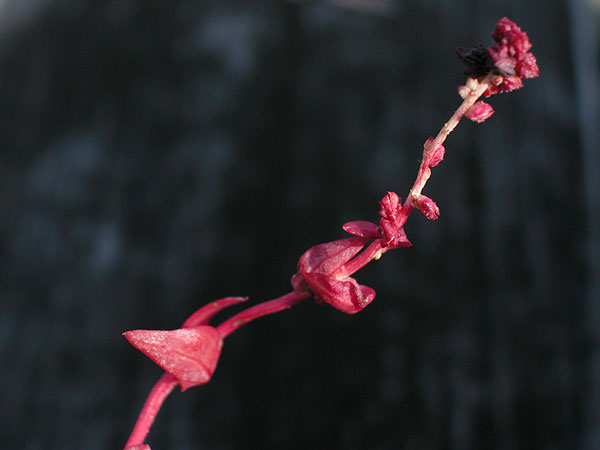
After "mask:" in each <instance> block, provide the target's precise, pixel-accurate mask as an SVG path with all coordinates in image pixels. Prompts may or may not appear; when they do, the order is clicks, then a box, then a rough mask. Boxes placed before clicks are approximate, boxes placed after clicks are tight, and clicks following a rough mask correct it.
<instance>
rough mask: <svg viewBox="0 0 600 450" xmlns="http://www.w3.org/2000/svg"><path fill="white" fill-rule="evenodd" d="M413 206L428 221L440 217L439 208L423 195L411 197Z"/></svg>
mask: <svg viewBox="0 0 600 450" xmlns="http://www.w3.org/2000/svg"><path fill="white" fill-rule="evenodd" d="M413 204H414V205H415V207H416V208H418V210H419V211H420V212H421V214H423V215H424V216H425V217H427V218H428V219H429V220H437V218H438V216H439V215H440V208H438V206H437V205H436V204H435V202H434V201H433V200H431V199H430V198H429V197H427V196H425V195H421V194H419V195H418V196H415V197H413Z"/></svg>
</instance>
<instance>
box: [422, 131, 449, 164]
mask: <svg viewBox="0 0 600 450" xmlns="http://www.w3.org/2000/svg"><path fill="white" fill-rule="evenodd" d="M432 145H433V138H432V137H429V138H427V140H426V141H425V143H424V144H423V149H424V150H425V151H424V152H423V159H424V163H425V165H426V166H427V167H435V166H437V165H438V164H439V163H440V162H442V160H443V159H444V155H445V154H446V148H445V147H444V146H443V145H439V146H438V147H437V148H436V149H435V150H434V149H433V148H432Z"/></svg>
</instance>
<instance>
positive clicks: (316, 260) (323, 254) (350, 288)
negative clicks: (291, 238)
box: [292, 227, 375, 314]
mask: <svg viewBox="0 0 600 450" xmlns="http://www.w3.org/2000/svg"><path fill="white" fill-rule="evenodd" d="M358 228H360V227H358ZM358 228H357V230H358ZM368 241H369V239H368V238H366V237H351V238H346V239H340V240H337V241H333V242H326V243H324V244H319V245H315V246H314V247H312V248H310V249H308V250H307V251H306V252H305V253H304V254H303V255H302V256H301V257H300V261H299V262H298V272H297V273H296V275H294V277H293V278H292V285H293V286H294V290H296V291H297V292H298V291H302V290H305V289H306V288H308V289H309V290H310V292H312V294H313V295H314V296H315V299H316V300H320V301H322V302H324V303H328V304H330V305H331V306H333V307H334V308H336V309H339V310H340V311H343V312H345V313H348V314H354V313H357V312H359V311H360V310H362V309H363V308H364V307H365V306H367V305H368V304H369V303H371V301H373V299H374V298H375V291H374V290H373V289H371V288H370V287H367V286H361V285H359V284H358V282H357V281H356V280H355V279H354V278H352V277H350V276H342V277H336V276H333V274H334V272H336V271H337V270H338V269H339V268H340V267H342V266H343V265H344V264H346V263H347V262H348V261H350V260H351V259H352V258H353V257H354V256H356V254H358V252H360V251H361V249H362V248H363V247H364V245H365V244H366V243H367V242H368Z"/></svg>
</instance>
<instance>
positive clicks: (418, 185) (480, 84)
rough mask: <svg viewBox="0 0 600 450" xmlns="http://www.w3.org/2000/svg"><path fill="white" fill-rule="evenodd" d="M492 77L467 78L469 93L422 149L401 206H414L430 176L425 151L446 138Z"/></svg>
mask: <svg viewBox="0 0 600 450" xmlns="http://www.w3.org/2000/svg"><path fill="white" fill-rule="evenodd" d="M493 77H494V73H493V72H490V73H489V74H487V75H486V76H485V77H484V78H483V79H481V80H477V79H474V78H469V79H468V80H467V87H471V86H473V85H474V86H473V87H471V92H470V93H469V95H467V96H466V97H465V99H464V100H463V102H462V104H461V105H460V106H459V107H458V109H457V110H456V111H455V112H454V114H452V117H450V120H448V122H446V123H445V124H444V126H443V127H442V129H441V130H440V132H439V133H438V135H437V136H436V137H435V139H434V140H433V142H431V144H429V145H428V146H427V148H426V149H425V150H424V151H423V159H422V161H421V166H420V167H419V172H418V174H417V179H416V180H415V183H414V184H413V187H412V189H411V190H410V192H409V195H408V196H407V197H406V200H405V202H404V205H403V207H408V206H411V207H412V206H415V205H414V204H413V199H414V197H417V196H419V195H420V194H421V192H422V191H423V188H424V187H425V184H426V183H427V180H429V177H430V176H431V169H430V168H429V167H427V165H426V164H427V161H428V159H429V158H427V157H426V156H427V155H426V154H425V152H427V151H428V149H429V151H432V152H434V151H435V150H436V149H437V148H438V147H439V146H440V145H442V144H443V143H444V141H445V140H446V138H447V137H448V135H449V134H450V133H452V131H453V130H454V129H455V128H456V126H457V125H458V123H459V122H460V120H461V119H462V118H463V116H464V115H465V114H466V112H467V111H468V110H469V109H470V108H471V106H473V105H474V104H475V102H476V101H477V100H478V99H479V97H481V96H482V95H483V93H484V92H485V91H486V90H487V88H489V87H490V85H491V80H492V78H493Z"/></svg>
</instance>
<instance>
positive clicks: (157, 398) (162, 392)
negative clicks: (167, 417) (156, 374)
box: [125, 373, 177, 449]
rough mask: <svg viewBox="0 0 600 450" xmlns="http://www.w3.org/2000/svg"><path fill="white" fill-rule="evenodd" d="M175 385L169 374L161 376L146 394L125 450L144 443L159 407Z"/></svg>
mask: <svg viewBox="0 0 600 450" xmlns="http://www.w3.org/2000/svg"><path fill="white" fill-rule="evenodd" d="M176 385H177V380H176V379H175V377H174V376H173V375H171V374H169V373H165V374H163V376H162V377H160V379H159V380H158V381H157V382H156V384H155V385H154V387H153V388H152V390H151V391H150V394H148V398H147V399H146V403H144V407H143V408H142V411H141V412H140V415H139V416H138V419H137V422H136V423H135V426H134V427H133V431H132V432H131V435H130V436H129V439H128V440H127V443H126V444H125V449H127V448H129V447H133V446H135V445H141V444H143V443H144V441H145V440H146V436H147V435H148V432H149V431H150V427H151V426H152V424H153V423H154V419H156V415H157V414H158V411H159V410H160V407H161V406H162V404H163V403H164V401H165V399H166V398H167V397H168V396H169V394H170V393H171V391H172V390H173V388H174V387H175V386H176Z"/></svg>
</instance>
